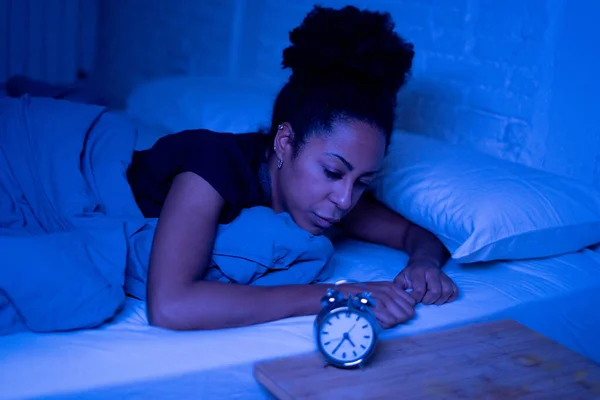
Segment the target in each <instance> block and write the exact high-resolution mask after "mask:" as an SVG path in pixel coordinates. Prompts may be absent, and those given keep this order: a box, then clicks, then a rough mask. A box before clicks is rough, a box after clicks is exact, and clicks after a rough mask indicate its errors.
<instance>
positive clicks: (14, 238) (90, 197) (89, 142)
mask: <svg viewBox="0 0 600 400" xmlns="http://www.w3.org/2000/svg"><path fill="white" fill-rule="evenodd" d="M135 141H136V131H135V129H134V127H133V126H132V125H131V124H130V123H129V121H128V120H127V119H126V118H124V117H123V116H121V115H118V114H116V113H112V112H109V111H108V110H107V109H106V108H105V107H102V106H97V105H89V104H81V103H75V102H69V101H66V100H55V99H48V98H32V97H29V96H27V95H26V96H23V97H21V98H1V99H0V334H9V333H14V332H20V331H27V330H30V331H35V332H54V331H66V330H74V329H84V328H94V327H97V326H100V325H102V324H103V323H105V322H106V321H109V320H110V319H111V318H112V317H114V316H115V315H116V314H117V313H118V312H119V311H120V309H121V307H122V305H123V302H124V299H125V296H126V294H129V295H133V296H136V297H140V298H144V296H145V279H146V278H145V277H146V271H147V267H148V260H149V255H150V248H151V242H152V237H153V235H154V228H155V226H156V222H157V221H156V219H146V218H144V217H143V215H142V213H141V212H140V210H139V208H138V207H137V205H136V203H135V199H134V197H133V194H132V192H131V189H130V187H129V184H128V182H127V178H126V170H127V167H128V166H129V164H130V162H131V157H132V154H133V150H134V146H135ZM332 254H333V246H332V244H331V242H330V241H329V240H328V239H327V238H325V237H323V236H319V237H313V236H312V235H310V234H309V233H308V232H306V231H304V230H302V229H300V228H299V227H298V226H297V225H295V224H294V223H293V221H292V220H291V218H290V217H289V215H287V214H285V213H283V214H275V213H273V211H272V210H270V209H267V208H264V207H255V208H251V209H247V210H244V212H243V213H242V214H241V215H240V217H239V218H238V219H236V220H235V221H233V222H232V223H230V224H228V225H222V226H220V227H219V229H218V233H217V238H216V243H215V248H214V255H213V260H212V263H211V266H210V268H209V270H208V272H207V275H206V279H212V280H220V281H226V282H236V283H240V284H254V285H276V284H286V283H310V282H314V281H318V280H321V279H326V278H327V277H328V273H329V271H328V269H327V268H326V267H327V262H328V260H329V258H330V256H331V255H332Z"/></svg>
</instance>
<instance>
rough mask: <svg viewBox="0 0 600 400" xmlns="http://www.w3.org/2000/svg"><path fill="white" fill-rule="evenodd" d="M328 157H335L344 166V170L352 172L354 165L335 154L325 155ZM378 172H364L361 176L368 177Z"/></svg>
mask: <svg viewBox="0 0 600 400" xmlns="http://www.w3.org/2000/svg"><path fill="white" fill-rule="evenodd" d="M327 155H328V156H331V157H336V158H338V159H339V160H340V161H341V162H343V163H344V165H345V166H346V168H348V170H350V171H352V170H353V169H354V165H352V164H351V163H350V162H349V161H348V160H346V159H345V158H344V157H342V156H341V155H339V154H336V153H327ZM377 172H378V171H369V172H365V173H364V174H362V175H363V176H370V175H375V174H376V173H377Z"/></svg>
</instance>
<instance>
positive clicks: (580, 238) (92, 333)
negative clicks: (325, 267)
mask: <svg viewBox="0 0 600 400" xmlns="http://www.w3.org/2000/svg"><path fill="white" fill-rule="evenodd" d="M191 86H193V85H190V83H189V82H186V83H185V87H186V88H188V89H189V88H190V87H191ZM166 87H170V88H172V87H173V82H172V81H171V82H169V85H166ZM145 90H148V88H143V90H140V92H138V95H139V98H143V99H144V101H149V100H148V99H150V98H151V96H149V95H148V93H146V92H145ZM174 91H175V92H178V93H181V92H180V91H177V90H174ZM244 91H246V92H251V90H247V89H246V88H244ZM158 92H160V91H158ZM161 94H162V95H161V96H155V97H156V98H161V99H162V100H163V101H166V102H168V99H165V97H166V96H164V92H162V93H161ZM134 95H135V94H134ZM210 97H211V98H212V99H213V100H214V95H212V96H210ZM188 98H189V97H188ZM232 98H235V99H238V100H237V101H240V104H241V103H243V101H242V100H243V96H239V95H237V94H236V95H233V96H232ZM240 99H242V100H240ZM263 100H264V104H268V102H269V101H270V94H269V95H266V96H264V97H263ZM228 101H229V103H230V104H231V100H228ZM194 102H201V100H198V99H197V98H196V99H194ZM225 103H226V101H225ZM254 104H260V102H259V101H255V102H254ZM177 106H178V107H179V110H180V111H179V112H181V109H182V107H183V106H182V104H177ZM213 106H214V103H213ZM138 107H139V108H138V109H137V111H136V110H135V109H134V107H131V108H130V109H129V110H128V111H127V113H126V114H127V117H128V118H130V119H131V120H132V121H135V123H136V124H137V126H138V134H139V137H138V141H137V147H138V148H144V147H147V146H148V145H151V143H152V142H153V141H154V140H156V138H157V137H160V136H161V135H163V134H166V133H169V132H170V131H175V130H177V129H176V128H180V127H173V126H169V124H168V123H163V124H158V123H157V122H156V121H152V120H150V121H148V120H146V121H143V123H142V121H140V119H141V117H143V116H144V115H148V113H147V112H144V111H143V107H142V106H139V105H138ZM144 107H156V105H148V104H146V105H145V106H144ZM232 108H235V106H233V107H231V106H230V107H228V109H232ZM161 109H162V110H164V107H162V108H161ZM183 109H185V107H183ZM207 114H214V112H211V113H207ZM152 115H153V117H155V116H156V113H154V114H152ZM237 115H238V116H239V115H240V114H239V113H238V114H237ZM194 118H199V117H198V116H197V115H195V114H194V115H191V114H190V120H189V121H188V123H189V124H190V125H192V124H202V125H204V126H206V127H209V129H215V130H223V131H243V130H244V129H241V128H240V127H239V126H238V127H233V128H232V127H231V125H228V126H223V125H222V124H223V121H229V122H228V123H229V124H231V122H230V121H231V120H230V119H227V118H223V119H220V120H219V121H220V122H219V123H215V124H213V125H210V124H209V123H208V122H207V121H206V120H193V119H194ZM177 121H178V123H182V122H181V121H182V119H181V117H180V118H178V119H177ZM238 121H239V120H238ZM183 123H185V122H183ZM208 125H210V126H208ZM230 128H231V129H230ZM234 128H235V129H234ZM397 138H398V139H397V140H398V141H400V142H397V144H401V145H397V146H396V147H395V150H394V151H393V153H392V154H393V155H395V156H397V157H396V158H395V160H396V161H393V162H391V163H390V164H388V165H387V167H386V168H387V169H388V171H391V172H390V174H388V175H389V179H390V180H392V181H393V182H395V185H396V186H394V187H396V189H397V190H396V191H383V189H381V188H383V187H385V185H384V183H385V182H383V183H382V184H381V186H379V188H380V189H378V191H377V190H376V192H377V193H378V194H379V195H380V197H381V198H383V199H384V200H385V201H386V202H387V203H388V204H389V205H390V206H392V207H394V208H396V209H398V210H404V211H405V212H406V214H409V215H410V216H411V219H413V220H414V221H416V222H418V223H420V224H421V225H423V226H426V227H428V228H429V229H431V230H432V231H433V232H435V233H436V234H437V235H438V236H439V237H440V238H442V240H443V241H444V243H445V244H446V245H447V247H449V249H450V250H451V252H452V254H453V259H452V260H451V261H450V262H449V263H448V265H447V266H446V267H445V270H446V272H447V273H448V275H449V276H450V277H451V278H452V279H453V280H454V281H455V282H456V283H457V285H458V286H459V288H460V290H461V295H460V297H459V299H458V300H457V301H456V302H454V303H451V304H446V305H444V306H441V307H438V306H423V305H419V306H418V308H417V310H416V314H417V316H416V318H415V319H414V320H412V321H411V322H409V323H407V324H404V325H402V326H399V327H396V328H394V329H391V330H387V331H385V332H384V334H383V339H389V338H394V337H400V336H409V335H415V334H419V333H424V332H429V331H436V330H441V329H447V328H452V327H457V326H464V325H467V324H470V323H474V322H481V321H490V320H496V319H502V318H513V319H516V320H517V321H519V322H521V323H523V324H525V325H527V326H529V327H531V328H532V329H535V330H537V331H539V332H541V333H543V334H545V335H547V336H549V337H550V338H552V339H554V340H556V341H558V342H560V343H562V344H564V345H566V346H568V347H570V348H571V349H573V350H575V351H578V352H580V353H581V354H583V355H585V356H587V357H589V358H591V359H593V360H595V361H597V362H600V340H599V339H597V338H599V337H600V319H599V318H597V311H595V310H596V308H595V307H597V306H596V304H597V303H598V302H597V297H596V296H597V293H598V292H599V291H600V246H599V245H598V244H597V243H598V242H600V238H598V235H599V234H600V233H596V232H599V231H600V229H599V228H600V215H599V214H600V207H597V206H598V204H600V203H598V202H600V197H598V196H597V194H596V193H595V192H593V191H590V190H588V189H589V188H586V187H585V186H582V184H580V183H577V182H571V181H567V180H565V181H561V179H559V178H558V177H554V176H551V175H548V174H546V173H544V172H542V171H534V170H530V169H527V168H525V167H516V166H512V165H509V164H503V163H500V161H494V160H491V159H488V158H485V157H484V158H479V157H480V156H479V155H476V154H474V153H464V152H461V151H462V150H458V149H456V148H453V147H451V146H447V145H445V144H440V143H437V142H435V143H434V142H429V141H428V139H424V138H418V137H416V136H414V135H410V134H404V133H398V135H397ZM424 145H432V146H433V147H431V148H428V149H427V152H425V151H424V150H423V146H424ZM419 149H421V150H422V151H423V152H422V153H419ZM432 151H433V154H432ZM436 151H437V153H436ZM444 155H445V156H446V157H442V156H444ZM411 157H412V158H411ZM427 157H435V158H436V159H446V160H447V162H448V163H449V164H441V165H438V166H437V168H439V171H445V172H446V173H447V174H453V176H464V175H465V174H461V173H458V172H457V168H463V167H464V168H465V169H466V170H467V171H472V169H473V165H474V163H478V162H480V163H481V165H485V166H488V167H486V168H484V169H482V171H487V173H488V174H489V173H493V174H494V176H496V177H498V174H499V171H501V172H500V173H506V174H507V175H506V176H504V178H503V179H497V181H496V183H495V184H497V185H509V186H510V185H513V186H510V187H508V189H510V190H508V189H506V188H505V189H506V190H504V191H508V192H509V193H512V194H514V193H521V194H523V193H527V194H528V195H531V196H534V195H535V196H537V195H540V193H543V196H540V197H530V198H529V200H528V203H527V204H525V205H524V204H520V203H518V202H517V203H516V204H512V203H511V202H514V197H513V198H502V197H501V196H500V198H497V199H496V200H495V201H498V202H499V204H502V205H503V208H504V209H505V213H499V214H500V217H499V218H500V220H499V221H495V220H494V218H493V217H491V216H490V215H487V214H486V210H487V209H486V210H483V211H480V210H479V209H474V208H469V207H465V206H464V203H460V201H459V200H461V201H467V200H466V199H468V200H469V201H472V197H473V185H483V186H484V187H485V185H487V184H488V183H489V181H490V179H489V178H490V177H489V175H486V173H484V172H482V173H481V174H480V179H481V181H477V179H475V178H474V176H473V174H471V175H470V176H469V179H467V180H463V181H461V180H454V181H452V180H450V181H449V180H448V179H445V178H444V176H443V175H442V174H441V172H440V173H437V174H432V173H431V170H426V166H430V165H431V159H427ZM466 159H468V161H469V162H468V163H467V164H466V165H463V166H462V167H461V160H463V162H464V160H466ZM398 160H399V161H398ZM498 163H500V164H498ZM450 165H452V166H450ZM449 168H450V170H449ZM452 168H454V170H452ZM502 171H503V172H502ZM395 174H400V175H395ZM419 174H425V175H422V176H421V175H419ZM407 176H409V177H410V179H408V180H407V179H406V178H405V177H407ZM436 177H437V178H436ZM516 177H518V178H519V179H516ZM411 179H412V180H411ZM435 179H441V180H442V181H443V182H440V181H436V180H435ZM415 182H417V183H415ZM515 182H517V183H515ZM518 182H521V184H518ZM522 182H525V184H522ZM419 185H424V186H419ZM465 185H466V186H465ZM515 185H516V186H515ZM544 185H546V186H544ZM552 185H555V186H552ZM448 187H450V190H451V193H452V201H445V202H444V204H443V207H442V208H439V206H440V201H439V199H437V200H438V201H434V202H432V203H431V204H427V207H423V206H420V207H415V204H421V205H422V204H425V203H424V202H425V201H426V200H424V199H423V198H422V194H423V192H427V193H431V190H432V188H435V190H436V191H437V193H439V196H440V198H446V199H447V198H448V194H447V193H445V192H444V190H448ZM461 187H462V188H466V189H465V190H464V191H461V190H460V188H461ZM557 187H562V188H567V189H568V190H567V192H569V193H572V195H570V197H568V198H567V197H566V195H565V194H564V193H566V192H565V191H558V190H556V188H557ZM532 188H533V189H534V190H531V189H532ZM524 190H527V192H523V191H524ZM501 191H502V190H501ZM519 191H521V192H519ZM400 192H401V193H402V194H403V195H402V196H398V194H399V193H400ZM532 193H533V194H532ZM586 193H587V194H586ZM487 200H488V201H489V199H487ZM429 201H431V200H429ZM574 201H578V202H579V203H577V204H578V205H579V206H580V207H579V211H578V212H577V213H574V212H573V213H571V211H570V210H572V206H573V202H574ZM597 201H598V202H597ZM455 203H456V204H455ZM540 204H543V205H544V207H546V208H545V209H544V211H545V212H546V213H545V214H543V216H544V217H547V218H545V219H544V221H534V222H535V224H536V226H535V229H533V230H532V229H531V227H527V226H524V224H523V222H522V221H523V220H522V219H518V218H512V219H511V218H508V219H507V215H508V214H506V213H511V212H512V213H513V214H510V216H511V217H515V215H516V216H519V215H521V214H519V213H525V214H526V215H527V216H528V219H527V220H528V221H529V222H531V221H532V220H534V219H535V216H536V212H540V211H539V210H540ZM436 207H438V208H436ZM528 207H530V208H528ZM581 209H583V211H581ZM536 210H537V211H536ZM586 211H587V214H586ZM478 212H483V213H484V214H483V216H484V217H485V218H482V215H480V214H478ZM448 215H455V216H456V220H449V217H448ZM441 221H442V222H443V223H442V222H441ZM457 221H467V223H458V222H457ZM558 222H560V226H558V225H557V224H558ZM567 222H568V223H567ZM498 223H502V224H503V225H502V226H503V227H506V229H507V230H509V231H511V235H509V237H504V238H495V240H491V239H490V235H492V234H496V233H497V232H496V231H497V230H496V229H494V227H495V226H497V225H493V224H498ZM551 223H554V225H553V226H550V225H548V226H545V225H544V224H551ZM489 224H492V225H493V226H491V227H490V226H488V225H489ZM525 225H526V224H525ZM574 226H579V228H578V230H577V231H576V232H575V233H574V231H573V230H572V229H574V228H573V227H574ZM528 229H529V230H528ZM490 240H491V241H490ZM335 247H336V253H335V255H334V256H333V258H332V260H331V261H330V267H331V271H332V272H333V273H332V276H331V277H329V278H328V281H329V282H334V281H336V280H338V279H355V280H364V281H371V280H388V279H391V278H393V277H394V275H395V274H396V273H397V272H398V271H400V270H401V269H402V267H403V266H404V264H405V263H406V261H407V256H406V255H405V254H404V253H402V252H398V251H394V250H390V249H386V248H383V247H381V246H376V245H373V244H367V243H362V242H358V241H354V240H349V239H342V240H339V241H337V242H336V243H335ZM507 254H510V255H515V259H513V260H510V259H507V257H506V255H507ZM312 323H313V317H300V318H290V319H286V320H281V321H275V322H271V323H267V324H262V325H258V326H253V327H245V328H238V329H228V330H219V331H208V332H170V331H166V330H162V329H158V328H154V327H150V326H149V325H148V323H147V319H146V315H145V308H144V303H143V302H142V301H140V300H137V299H134V298H132V297H128V298H127V299H126V300H125V306H124V309H123V310H122V311H120V312H119V313H118V314H116V316H115V317H114V319H112V320H111V321H110V322H108V323H106V324H104V325H102V326H101V327H99V328H95V329H84V330H79V331H73V332H67V333H44V334H37V333H31V332H21V333H17V334H12V335H6V336H2V337H0V360H1V363H0V387H2V390H1V391H0V399H26V398H41V399H59V398H60V399H68V398H77V399H88V398H89V399H94V398H144V399H152V398H156V399H165V398H177V399H185V398H207V399H220V398H227V399H231V398H235V399H260V398H269V396H268V394H267V393H266V392H265V391H264V390H263V389H262V388H261V387H260V386H259V385H258V384H257V382H256V381H255V380H254V378H253V376H252V366H253V364H254V363H255V362H256V361H259V360H263V359H267V358H273V357H281V356H286V355H292V354H297V353H302V352H307V351H314V350H315V343H314V341H313V337H312ZM474 351H476V349H474Z"/></svg>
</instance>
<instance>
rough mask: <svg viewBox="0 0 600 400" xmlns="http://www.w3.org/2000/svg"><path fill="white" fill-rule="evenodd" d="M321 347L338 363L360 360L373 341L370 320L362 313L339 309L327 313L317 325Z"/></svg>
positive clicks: (373, 335) (373, 333)
mask: <svg viewBox="0 0 600 400" xmlns="http://www.w3.org/2000/svg"><path fill="white" fill-rule="evenodd" d="M318 338H319V342H320V346H321V349H322V350H323V352H324V353H325V354H326V355H327V356H328V357H329V358H331V359H332V360H333V361H335V362H337V363H340V364H345V365H348V364H351V363H358V362H360V361H361V360H362V359H363V358H364V357H365V356H366V355H367V354H368V353H369V352H370V350H371V348H372V347H373V345H374V343H375V331H374V329H373V325H372V324H371V322H370V321H369V320H368V319H366V318H365V317H364V316H363V315H362V314H359V313H356V312H352V311H348V310H346V309H340V310H338V311H334V312H332V313H331V314H328V315H327V316H326V317H325V319H324V320H323V321H322V323H321V324H320V326H319V332H318Z"/></svg>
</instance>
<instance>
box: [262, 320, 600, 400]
mask: <svg viewBox="0 0 600 400" xmlns="http://www.w3.org/2000/svg"><path fill="white" fill-rule="evenodd" d="M254 376H255V378H256V379H257V381H258V382H260V384H261V385H263V387H265V388H266V389H267V390H268V391H269V392H270V393H271V394H272V395H273V396H274V397H276V398H278V399H281V400H284V399H285V400H288V399H315V400H316V399H326V400H337V399H343V400H351V399H361V400H362V399H402V400H409V399H419V400H422V399H481V400H484V399H485V400H488V399H490V400H491V399H561V400H566V399H568V400H576V399H582V400H583V399H585V400H590V399H600V366H599V365H598V364H595V363H593V362H592V361H590V360H588V359H586V358H585V357H583V356H581V355H579V354H578V353H575V352H573V351H571V350H569V349H567V348H566V347H563V346H561V345H560V344H558V343H556V342H554V341H552V340H550V339H548V338H547V337H545V336H543V335H541V334H539V333H537V332H535V331H532V330H530V329H528V328H527V327H525V326H523V325H520V324H519V323H517V322H514V321H510V320H504V321H496V322H490V323H484V324H477V325H470V326H465V327H461V328H457V329H452V330H446V331H440V332H433V333H427V334H422V335H417V336H410V337H405V338H398V339H392V340H383V341H380V343H379V347H378V349H377V353H376V354H375V356H374V357H373V359H372V360H371V362H370V363H369V365H367V366H366V367H365V368H364V369H363V370H340V369H336V368H334V367H331V366H329V367H326V368H325V367H324V362H323V358H322V356H321V355H320V354H318V353H317V352H313V353H309V354H302V355H297V356H293V357H286V358H280V359H275V360H266V361H262V362H259V363H257V364H256V365H255V366H254Z"/></svg>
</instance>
